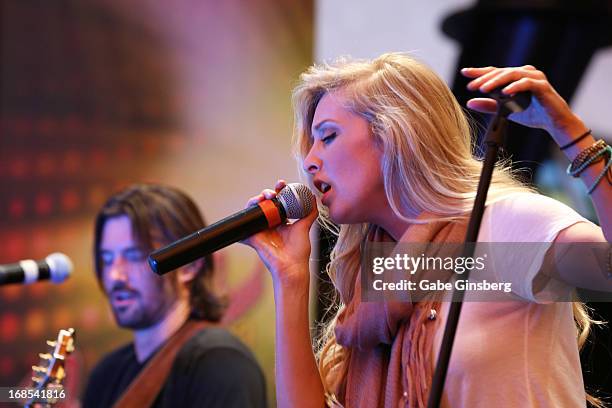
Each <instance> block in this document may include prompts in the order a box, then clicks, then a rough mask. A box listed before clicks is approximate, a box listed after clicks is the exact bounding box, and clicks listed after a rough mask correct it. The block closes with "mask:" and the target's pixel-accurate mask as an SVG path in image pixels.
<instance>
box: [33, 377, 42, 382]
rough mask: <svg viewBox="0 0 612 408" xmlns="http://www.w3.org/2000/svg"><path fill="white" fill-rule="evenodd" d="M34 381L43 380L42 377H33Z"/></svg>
mask: <svg viewBox="0 0 612 408" xmlns="http://www.w3.org/2000/svg"><path fill="white" fill-rule="evenodd" d="M32 381H34V382H35V383H39V382H41V381H42V378H40V377H32Z"/></svg>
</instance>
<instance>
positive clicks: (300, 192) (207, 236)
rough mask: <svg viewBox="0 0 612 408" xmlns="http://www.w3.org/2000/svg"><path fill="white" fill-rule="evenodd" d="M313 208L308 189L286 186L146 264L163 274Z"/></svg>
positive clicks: (157, 253)
mask: <svg viewBox="0 0 612 408" xmlns="http://www.w3.org/2000/svg"><path fill="white" fill-rule="evenodd" d="M314 206H315V198H314V195H313V194H312V191H310V189H309V188H308V187H306V186H305V185H304V184H300V183H291V184H287V185H286V186H285V188H283V189H282V190H281V191H280V192H279V193H278V194H277V196H276V198H273V199H271V200H264V201H261V202H259V203H258V204H257V205H254V206H251V207H249V208H246V209H244V210H242V211H240V212H237V213H236V214H233V215H230V216H229V217H227V218H224V219H222V220H221V221H218V222H216V223H214V224H212V225H209V226H208V227H205V228H202V229H201V230H199V231H196V232H194V233H193V234H191V235H188V236H186V237H184V238H181V239H179V240H178V241H175V242H173V243H171V244H170V245H167V246H165V247H163V248H160V249H158V250H156V251H154V252H152V253H151V254H150V255H149V259H148V261H149V265H150V266H151V269H152V270H153V272H155V273H156V274H158V275H163V274H165V273H167V272H170V271H172V270H174V269H176V268H179V267H181V266H183V265H187V264H188V263H190V262H193V261H195V260H196V259H198V258H201V257H203V256H205V255H208V254H210V253H212V252H215V251H217V250H219V249H221V248H224V247H226V246H228V245H231V244H233V243H235V242H238V241H242V240H243V239H246V238H248V237H250V236H251V235H254V234H256V233H258V232H260V231H263V230H266V229H268V228H274V227H276V226H278V225H280V224H282V223H284V222H285V221H286V220H287V219H299V218H304V217H305V216H307V215H308V214H310V213H311V212H312V210H313V209H314Z"/></svg>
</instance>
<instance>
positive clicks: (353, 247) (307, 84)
mask: <svg viewBox="0 0 612 408" xmlns="http://www.w3.org/2000/svg"><path fill="white" fill-rule="evenodd" d="M331 92H341V96H342V100H343V101H345V102H346V106H345V107H346V108H347V109H349V110H350V111H351V112H353V113H355V114H357V115H359V116H361V117H363V118H364V119H365V120H366V121H367V122H368V123H369V125H370V129H371V134H372V136H373V137H374V140H375V142H376V144H377V145H378V146H379V148H380V149H381V151H382V163H381V167H382V174H383V178H384V187H385V194H386V197H387V200H388V202H389V203H390V206H391V208H392V209H393V211H394V213H395V214H396V215H397V216H398V217H400V218H402V219H404V220H406V221H409V222H417V221H416V220H415V219H414V218H411V215H410V214H411V213H409V212H408V209H411V210H413V211H415V212H417V213H418V212H422V211H427V212H429V213H432V214H434V215H435V216H436V219H437V220H441V219H444V220H458V219H461V218H464V217H465V216H466V214H467V213H469V212H470V211H471V209H472V205H473V203H474V198H475V196H476V189H477V185H478V180H479V178H480V172H481V169H482V162H481V161H480V160H478V159H476V158H475V157H474V156H473V154H472V150H473V147H474V146H473V144H472V141H471V137H470V135H471V129H470V124H469V122H468V120H467V118H466V115H465V113H464V111H463V109H462V108H461V106H460V105H459V103H458V102H457V100H456V99H455V97H454V95H453V94H452V92H451V91H450V89H449V88H448V86H447V85H446V84H445V83H444V82H443V81H442V80H441V79H440V78H439V77H438V76H437V75H436V74H435V73H434V72H433V71H432V70H431V69H430V68H429V67H427V66H426V65H424V64H422V63H421V62H419V61H417V60H415V59H414V58H412V57H410V56H408V55H406V54H403V53H388V54H383V55H381V56H380V57H378V58H375V59H373V60H348V59H345V58H342V59H338V60H336V61H335V62H334V63H331V64H323V65H315V66H312V67H311V68H309V69H308V70H307V71H306V72H305V73H303V74H302V75H301V77H300V82H299V84H298V85H297V87H296V88H295V89H294V92H293V107H294V113H295V128H294V153H295V155H296V158H297V160H298V162H299V163H300V169H301V170H302V171H304V169H303V166H302V165H301V164H302V163H303V162H304V159H305V157H306V155H307V154H308V152H309V151H310V148H311V146H312V144H313V137H312V133H311V126H312V121H313V117H314V113H315V110H316V107H317V104H318V103H319V101H320V100H321V98H322V97H323V96H324V95H325V94H327V93H331ZM304 174H305V177H306V179H307V180H308V181H309V182H311V181H312V180H311V178H310V175H309V174H308V173H307V172H305V173H304ZM314 190H315V191H316V189H314ZM524 191H530V189H529V188H528V187H526V186H525V185H523V184H521V183H520V182H519V181H518V180H517V178H516V177H515V175H514V174H513V172H512V170H511V169H510V167H509V163H508V161H502V162H501V163H499V164H498V165H497V167H496V170H495V172H494V174H493V178H492V181H491V187H490V190H489V194H488V198H487V202H488V203H491V202H493V201H495V200H498V199H500V198H503V197H505V196H507V195H508V194H511V193H514V192H524ZM321 214H322V221H323V223H324V224H326V225H328V226H331V225H332V224H331V223H330V222H328V221H326V220H327V218H326V214H327V212H326V209H325V208H322V209H321ZM427 221H428V220H424V221H423V220H421V221H418V222H427ZM368 227H369V226H368V225H365V224H351V225H341V226H340V227H339V229H335V233H336V234H337V235H338V240H337V243H336V245H335V247H334V249H333V251H332V253H331V262H330V263H329V265H328V267H327V271H328V274H329V275H330V277H331V279H332V281H333V283H334V285H335V287H336V289H337V290H338V293H339V295H340V301H341V304H347V303H348V302H350V301H351V299H352V297H353V295H354V293H353V288H354V285H355V278H356V275H357V273H358V271H359V268H360V264H359V263H360V245H361V243H362V242H363V241H364V239H365V237H366V233H367V230H368ZM341 310H342V306H340V307H339V308H338V309H337V311H336V312H335V316H334V317H333V318H332V319H330V322H329V323H328V324H327V326H326V327H325V328H324V330H323V335H322V336H321V338H320V339H319V347H318V359H319V369H320V373H321V377H322V380H323V383H324V386H325V389H326V391H327V392H329V393H333V392H334V391H335V388H336V387H337V385H338V384H339V383H340V382H341V381H342V378H343V377H344V375H346V372H345V369H344V365H343V363H344V362H345V361H346V360H347V358H348V353H349V352H350V350H345V349H344V348H342V347H340V346H339V345H338V344H337V343H336V341H335V336H334V331H333V328H334V326H335V322H336V318H337V316H338V314H339V313H340V312H341ZM583 316H584V315H583ZM586 316H587V317H588V315H586ZM581 321H582V320H581ZM421 335H422V334H421ZM421 360H427V356H424V358H423V359H421Z"/></svg>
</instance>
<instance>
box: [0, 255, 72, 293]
mask: <svg viewBox="0 0 612 408" xmlns="http://www.w3.org/2000/svg"><path fill="white" fill-rule="evenodd" d="M72 269H73V264H72V261H71V260H70V258H68V256H66V255H64V254H62V253H61V252H55V253H53V254H51V255H49V256H47V257H46V258H45V259H43V260H40V261H34V260H31V259H26V260H23V261H19V262H16V263H12V264H6V265H0V286H2V285H8V284H11V283H23V284H25V285H28V284H30V283H33V282H38V281H42V280H51V282H53V283H61V282H63V281H65V280H66V278H68V276H70V274H71V273H72Z"/></svg>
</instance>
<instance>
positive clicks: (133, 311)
mask: <svg viewBox="0 0 612 408" xmlns="http://www.w3.org/2000/svg"><path fill="white" fill-rule="evenodd" d="M121 291H122V292H123V293H124V295H125V297H126V298H127V299H128V300H129V301H128V302H127V303H126V302H123V303H122V304H120V305H116V304H114V302H113V301H112V296H115V294H114V293H113V292H111V295H110V296H111V309H112V311H113V316H114V317H115V322H116V323H117V325H118V326H119V327H123V328H126V329H131V330H140V329H146V328H149V327H151V326H153V325H155V324H157V323H159V322H160V321H161V320H162V319H163V318H164V317H165V316H166V314H167V312H168V310H169V309H170V306H171V304H172V301H171V299H170V298H169V297H168V295H167V294H165V293H164V291H162V292H160V293H159V295H160V296H159V297H158V298H156V297H154V296H152V297H149V298H148V299H146V298H144V297H143V296H142V294H141V293H140V292H138V291H135V290H131V289H125V288H123V289H122V290H121ZM164 294H165V296H164Z"/></svg>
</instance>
